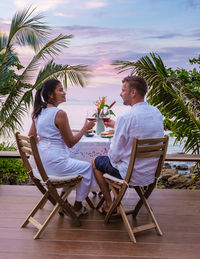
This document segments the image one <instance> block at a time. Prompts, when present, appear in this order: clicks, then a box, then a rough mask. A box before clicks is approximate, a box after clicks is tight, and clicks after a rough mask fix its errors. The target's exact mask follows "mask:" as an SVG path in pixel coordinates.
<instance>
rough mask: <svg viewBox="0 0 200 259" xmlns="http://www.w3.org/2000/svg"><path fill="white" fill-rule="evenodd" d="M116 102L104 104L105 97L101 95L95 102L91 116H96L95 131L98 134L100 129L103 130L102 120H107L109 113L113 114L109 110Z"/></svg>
mask: <svg viewBox="0 0 200 259" xmlns="http://www.w3.org/2000/svg"><path fill="white" fill-rule="evenodd" d="M115 103H116V101H114V102H113V103H112V104H111V105H108V104H106V97H105V96H103V97H102V98H100V97H99V100H97V101H96V102H95V106H96V112H95V113H94V114H93V115H92V116H93V117H95V118H97V127H96V133H97V135H99V134H100V133H101V132H102V131H104V130H105V127H104V124H103V121H104V122H106V121H109V119H110V115H114V116H115V114H114V112H113V111H112V110H111V108H112V106H113V105H114V104H115Z"/></svg>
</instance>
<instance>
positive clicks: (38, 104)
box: [32, 79, 60, 119]
mask: <svg viewBox="0 0 200 259" xmlns="http://www.w3.org/2000/svg"><path fill="white" fill-rule="evenodd" d="M58 84H60V81H59V80H57V79H49V80H47V81H45V82H44V83H43V85H42V87H41V88H40V89H38V90H37V92H36V94H35V100H34V106H33V112H32V119H35V118H37V117H38V115H39V114H40V112H41V110H42V108H46V106H47V103H51V104H53V101H54V100H53V99H52V98H50V97H49V96H50V95H51V94H53V95H54V94H55V89H56V86H57V85H58Z"/></svg>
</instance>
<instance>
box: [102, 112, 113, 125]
mask: <svg viewBox="0 0 200 259" xmlns="http://www.w3.org/2000/svg"><path fill="white" fill-rule="evenodd" d="M110 116H111V115H110V113H109V111H107V112H106V113H101V114H100V119H101V120H102V121H103V122H108V121H109V120H110Z"/></svg>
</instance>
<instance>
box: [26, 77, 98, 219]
mask: <svg viewBox="0 0 200 259" xmlns="http://www.w3.org/2000/svg"><path fill="white" fill-rule="evenodd" d="M65 101H66V96H65V92H64V89H63V86H62V84H61V83H60V81H58V80H56V79H50V80H47V81H46V82H45V83H44V84H43V85H42V87H41V88H40V89H39V90H37V92H36V95H35V101H34V109H33V113H32V119H33V122H32V125H31V128H30V131H29V136H31V135H33V136H35V137H36V139H37V140H38V150H39V153H40V156H41V160H42V163H43V165H44V168H45V170H46V172H47V174H48V175H54V176H68V175H73V174H76V175H77V174H78V175H81V176H82V177H83V178H82V180H81V182H80V183H79V184H78V185H77V190H76V201H75V203H74V210H75V211H76V212H77V215H80V214H86V213H87V209H86V208H85V207H83V206H82V201H83V200H84V199H85V198H86V197H87V195H88V193H89V191H90V189H91V188H92V187H94V186H96V181H95V178H94V175H93V171H92V166H91V164H90V163H89V162H85V161H80V160H76V159H72V158H70V156H69V154H70V152H69V148H71V147H73V146H74V145H75V144H76V143H77V142H78V141H79V140H80V139H81V137H82V136H83V134H84V133H85V132H86V131H88V130H90V129H92V128H93V126H94V122H88V121H87V120H86V121H85V123H84V125H83V128H82V129H81V130H80V131H79V132H78V133H77V134H76V135H73V134H72V131H71V128H70V125H69V121H68V117H67V114H66V112H64V111H63V110H60V109H58V108H57V106H58V105H59V104H60V103H62V102H65Z"/></svg>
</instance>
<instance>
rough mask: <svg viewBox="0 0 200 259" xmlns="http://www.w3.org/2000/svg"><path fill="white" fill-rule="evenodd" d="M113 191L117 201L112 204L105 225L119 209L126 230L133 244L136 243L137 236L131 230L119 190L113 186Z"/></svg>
mask: <svg viewBox="0 0 200 259" xmlns="http://www.w3.org/2000/svg"><path fill="white" fill-rule="evenodd" d="M111 189H112V192H113V194H114V197H115V201H114V202H113V203H112V206H111V207H110V209H109V211H108V213H107V214H106V217H105V223H107V222H108V221H109V219H110V217H111V215H112V212H113V211H114V209H115V208H116V207H117V208H118V210H119V212H120V214H121V216H122V219H123V221H124V225H125V227H126V230H127V232H128V235H129V237H130V239H131V241H132V242H133V243H136V239H135V236H134V233H133V230H132V228H131V225H130V223H129V221H128V218H127V215H126V212H125V211H124V208H123V206H122V204H121V197H119V196H121V195H119V190H118V189H115V188H114V187H113V186H111ZM122 196H123V194H122Z"/></svg>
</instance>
